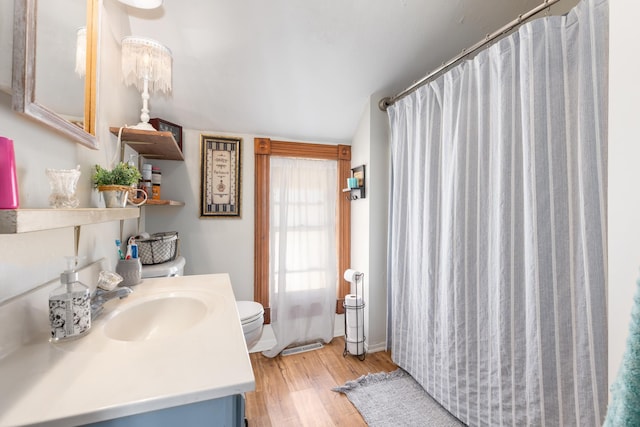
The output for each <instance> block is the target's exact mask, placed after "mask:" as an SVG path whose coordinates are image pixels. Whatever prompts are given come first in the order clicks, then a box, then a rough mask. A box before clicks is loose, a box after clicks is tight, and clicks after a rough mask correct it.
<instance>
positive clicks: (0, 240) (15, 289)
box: [0, 0, 139, 309]
mask: <svg viewBox="0 0 640 427" xmlns="http://www.w3.org/2000/svg"><path fill="white" fill-rule="evenodd" d="M114 3H115V2H113V1H112V0H105V3H104V7H103V9H102V23H101V28H100V31H101V36H100V37H101V39H100V49H101V56H102V61H101V65H100V67H99V68H100V71H99V82H100V84H99V88H98V92H99V93H98V97H99V108H98V112H97V136H98V140H99V144H100V149H99V150H91V149H88V148H86V147H84V146H81V145H79V144H76V143H75V142H73V141H70V140H69V139H67V138H66V137H63V136H61V135H59V134H57V133H56V132H54V131H52V130H50V129H49V128H48V127H46V126H43V125H41V124H39V123H36V122H35V121H32V120H31V119H29V118H27V117H25V116H22V115H19V114H17V113H15V112H13V111H12V110H11V96H10V95H8V94H6V93H4V92H0V135H2V136H6V137H8V138H11V139H13V140H14V149H15V156H16V164H17V167H18V186H19V193H20V207H21V208H46V207H48V197H49V183H48V180H47V178H46V176H45V172H44V171H45V169H46V168H55V169H69V168H74V167H75V166H76V165H80V168H81V172H82V175H81V177H80V181H79V183H78V197H79V199H80V206H81V207H96V206H104V205H103V204H102V201H101V200H100V197H99V195H98V193H97V192H96V191H94V190H93V189H92V186H91V174H92V171H93V167H94V165H95V164H96V163H100V164H102V165H106V164H107V163H108V161H109V160H110V159H111V158H112V156H113V153H115V151H116V150H115V143H116V139H115V137H113V135H111V134H110V133H109V126H110V125H117V124H119V123H123V122H124V121H125V119H126V118H130V117H133V118H135V116H136V114H137V109H138V108H139V107H138V101H137V99H138V98H137V94H135V93H133V94H131V93H130V91H129V90H128V89H126V88H124V87H123V85H122V84H121V82H120V71H119V67H120V63H119V61H114V60H113V58H117V57H118V56H119V52H120V48H119V46H118V41H119V39H118V38H117V37H116V36H114V34H115V33H126V32H128V18H127V17H126V15H124V12H123V9H122V8H120V7H118V6H117V4H115V5H114ZM3 34H5V32H4V31H3ZM9 34H11V33H10V32H9ZM3 44H4V43H3ZM6 54H7V52H6V50H3V55H5V57H3V58H2V60H3V61H8V62H11V58H10V57H9V58H7V57H6ZM0 81H10V77H9V78H7V77H6V76H4V77H3V78H2V79H0ZM132 97H133V99H134V102H130V98H132ZM130 121H133V120H131V119H130ZM136 225H137V224H136V221H126V222H125V224H124V234H125V235H129V234H133V233H135V231H136ZM119 235H120V224H119V223H118V222H113V223H105V224H95V225H87V226H83V227H82V228H81V234H80V245H79V256H80V257H82V259H81V261H80V265H87V264H89V263H91V262H93V261H96V260H98V259H101V258H103V257H106V258H107V259H108V260H110V261H111V263H112V265H113V263H115V261H116V253H115V247H114V246H115V245H114V240H115V239H116V238H118V236H119ZM73 236H74V233H73V228H64V229H60V230H50V231H42V232H34V233H25V234H19V235H0V302H2V301H3V300H7V299H8V298H10V297H12V296H15V295H17V294H20V293H23V292H25V291H28V290H29V289H32V288H34V287H36V286H39V285H41V284H43V283H45V282H47V281H49V280H52V279H55V278H56V277H57V276H58V275H59V274H60V273H61V272H62V270H63V269H64V268H65V266H66V264H65V259H64V257H65V256H72V255H73V253H74V241H73V240H74V239H73ZM96 279H97V278H96ZM0 309H1V308H0Z"/></svg>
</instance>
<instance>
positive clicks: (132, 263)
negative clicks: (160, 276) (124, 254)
mask: <svg viewBox="0 0 640 427" xmlns="http://www.w3.org/2000/svg"><path fill="white" fill-rule="evenodd" d="M116 273H118V274H119V275H120V276H122V282H120V284H119V285H118V286H133V285H137V284H138V283H140V282H141V281H142V264H141V263H140V258H130V259H121V260H119V261H118V264H117V265H116Z"/></svg>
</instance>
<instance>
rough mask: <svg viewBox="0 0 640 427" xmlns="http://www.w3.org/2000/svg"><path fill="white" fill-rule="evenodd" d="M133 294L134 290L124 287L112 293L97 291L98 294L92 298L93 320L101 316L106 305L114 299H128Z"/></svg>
mask: <svg viewBox="0 0 640 427" xmlns="http://www.w3.org/2000/svg"><path fill="white" fill-rule="evenodd" d="M131 292H133V289H131V288H129V287H126V286H123V287H122V288H116V289H113V290H111V291H105V290H103V289H100V288H98V289H96V292H95V293H94V294H93V295H92V296H91V320H93V319H95V318H96V317H98V316H100V314H101V313H102V310H104V304H105V303H106V302H107V301H110V300H112V299H114V298H120V299H122V298H126V297H128V296H129V294H130V293H131Z"/></svg>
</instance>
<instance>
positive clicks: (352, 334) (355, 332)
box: [347, 325, 364, 341]
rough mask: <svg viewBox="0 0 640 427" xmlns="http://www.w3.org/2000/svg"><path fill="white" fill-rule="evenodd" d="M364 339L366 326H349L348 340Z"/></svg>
mask: <svg viewBox="0 0 640 427" xmlns="http://www.w3.org/2000/svg"><path fill="white" fill-rule="evenodd" d="M362 340H364V327H363V325H360V327H358V328H356V327H355V326H347V341H362Z"/></svg>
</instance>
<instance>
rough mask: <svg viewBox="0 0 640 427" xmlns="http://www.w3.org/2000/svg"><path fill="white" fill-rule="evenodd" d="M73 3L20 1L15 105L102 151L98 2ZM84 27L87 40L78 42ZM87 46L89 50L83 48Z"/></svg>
mask: <svg viewBox="0 0 640 427" xmlns="http://www.w3.org/2000/svg"><path fill="white" fill-rule="evenodd" d="M67 2H68V3H69V4H68V5H66V3H65V1H62V0H61V1H58V0H15V3H14V30H13V78H12V83H11V88H12V92H13V95H12V99H11V100H12V106H13V109H14V110H15V111H18V112H20V113H23V114H25V115H27V116H29V117H31V118H33V119H35V120H37V121H39V122H41V123H43V124H46V125H48V126H50V127H51V128H53V129H55V130H56V131H58V132H60V133H62V134H64V135H66V136H68V137H70V138H72V139H73V140H75V141H76V142H78V143H80V144H82V145H84V146H86V147H89V148H92V149H97V148H98V141H97V139H96V137H95V113H96V110H95V109H96V58H97V45H98V41H97V21H98V16H97V13H98V0H86V1H85V2H84V3H83V2H78V1H77V0H76V1H67ZM84 4H86V7H84V8H83V7H82V6H84ZM79 5H80V6H79ZM38 6H40V7H38ZM51 7H54V8H55V10H53V9H51ZM79 7H80V10H78V8H79ZM39 9H40V10H39ZM70 11H73V13H70ZM82 26H86V43H84V42H83V43H78V40H82V39H81V38H80V37H81V36H80V32H81V31H80V29H81V27H82ZM83 46H84V48H85V51H84V52H77V50H80V49H82V47H83ZM77 54H80V55H81V56H80V57H82V54H83V55H84V58H85V60H84V64H85V67H84V75H81V70H78V71H76V55H77ZM81 62H82V61H81ZM80 68H82V67H80ZM74 94H75V95H74Z"/></svg>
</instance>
